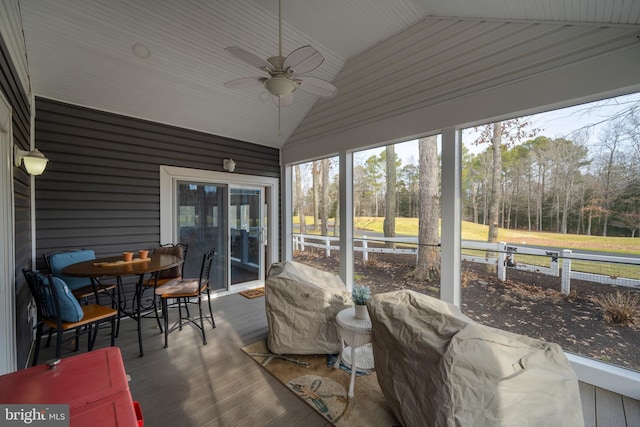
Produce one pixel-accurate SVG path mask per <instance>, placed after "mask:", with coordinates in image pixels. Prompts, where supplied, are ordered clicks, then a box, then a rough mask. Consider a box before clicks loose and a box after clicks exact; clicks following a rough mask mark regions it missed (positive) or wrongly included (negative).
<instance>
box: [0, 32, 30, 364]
mask: <svg viewBox="0 0 640 427" xmlns="http://www.w3.org/2000/svg"><path fill="white" fill-rule="evenodd" d="M0 90H1V91H2V93H3V94H4V96H5V97H6V99H7V100H8V101H9V104H10V105H11V109H12V127H13V143H14V144H16V145H18V146H19V147H20V148H21V149H23V150H27V149H29V145H30V141H31V136H30V132H31V108H30V105H29V97H28V96H27V94H26V93H25V91H24V89H23V86H22V84H21V83H20V79H19V77H18V72H17V71H16V68H15V66H14V64H13V62H12V59H11V56H10V54H9V49H8V47H7V44H6V43H5V41H4V38H3V35H2V34H0ZM13 177H14V178H13V185H14V199H15V221H16V225H15V258H16V271H15V277H16V346H17V348H16V350H17V355H16V360H17V363H18V368H24V367H25V366H26V364H27V363H28V358H29V350H30V348H31V341H32V339H31V336H32V335H31V324H30V322H29V313H28V312H29V304H30V302H31V292H30V291H29V287H28V286H27V284H26V282H25V280H24V276H23V274H22V269H23V268H30V267H31V196H30V194H31V181H30V178H29V175H28V174H27V173H26V172H25V170H24V168H22V167H19V168H17V167H14V168H13Z"/></svg>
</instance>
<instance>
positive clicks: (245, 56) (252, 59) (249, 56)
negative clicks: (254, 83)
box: [224, 46, 273, 72]
mask: <svg viewBox="0 0 640 427" xmlns="http://www.w3.org/2000/svg"><path fill="white" fill-rule="evenodd" d="M224 50H225V51H227V52H229V53H230V54H232V55H234V56H235V57H237V58H240V59H241V60H243V61H244V62H246V63H247V64H249V65H253V66H254V67H256V68H258V69H260V70H262V71H266V72H269V71H273V66H272V65H271V64H269V63H268V62H267V61H265V60H264V59H262V58H260V57H258V56H256V55H254V54H253V53H251V52H249V51H247V50H244V49H243V48H241V47H238V46H231V47H227V48H225V49H224Z"/></svg>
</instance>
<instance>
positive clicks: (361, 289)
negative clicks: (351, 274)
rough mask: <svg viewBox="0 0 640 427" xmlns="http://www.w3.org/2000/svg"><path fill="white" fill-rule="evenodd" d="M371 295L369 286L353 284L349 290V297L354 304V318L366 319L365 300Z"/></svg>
mask: <svg viewBox="0 0 640 427" xmlns="http://www.w3.org/2000/svg"><path fill="white" fill-rule="evenodd" d="M370 297H371V288H370V287H369V286H363V285H355V286H354V287H353V290H352V291H351V298H352V299H353V302H354V304H355V309H356V319H366V318H367V316H368V315H369V313H368V312H367V300H368V299H369V298H370Z"/></svg>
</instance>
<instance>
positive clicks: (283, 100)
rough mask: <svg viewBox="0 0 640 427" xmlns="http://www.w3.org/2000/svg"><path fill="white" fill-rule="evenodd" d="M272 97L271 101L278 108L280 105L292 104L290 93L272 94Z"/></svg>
mask: <svg viewBox="0 0 640 427" xmlns="http://www.w3.org/2000/svg"><path fill="white" fill-rule="evenodd" d="M272 98H273V103H274V104H276V107H278V108H282V107H288V106H289V105H291V104H293V94H292V93H290V94H289V95H287V96H275V95H274V96H272Z"/></svg>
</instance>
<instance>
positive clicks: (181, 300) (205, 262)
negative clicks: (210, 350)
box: [155, 248, 216, 348]
mask: <svg viewBox="0 0 640 427" xmlns="http://www.w3.org/2000/svg"><path fill="white" fill-rule="evenodd" d="M214 253H215V248H213V249H211V250H209V251H208V252H207V253H205V254H204V255H203V257H202V267H201V268H200V277H198V278H192V279H185V278H182V279H172V280H169V281H168V282H167V283H165V284H164V285H161V286H158V287H157V288H156V289H155V295H156V296H158V297H159V298H160V300H161V301H162V315H163V316H164V346H165V348H166V347H168V345H169V312H168V311H169V304H168V300H170V299H175V300H176V302H177V305H178V321H177V322H176V325H174V326H173V328H172V329H175V326H178V328H179V330H182V323H183V320H185V321H187V322H190V323H191V324H193V325H194V326H196V327H197V328H199V329H200V330H201V331H202V344H203V345H206V344H207V336H206V334H205V330H204V317H203V316H202V297H203V296H204V295H203V294H204V293H205V292H206V298H207V303H208V305H209V317H210V319H211V325H212V326H213V328H215V327H216V323H215V320H214V318H213V310H212V309H211V295H210V293H209V275H210V272H211V264H212V261H213V255H214ZM194 298H195V301H193V299H194ZM182 304H184V305H185V309H187V306H188V304H198V312H199V314H200V317H199V319H193V318H191V316H190V315H189V312H188V310H185V311H186V314H187V315H186V317H184V316H183V315H182ZM198 320H199V321H200V324H198Z"/></svg>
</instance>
